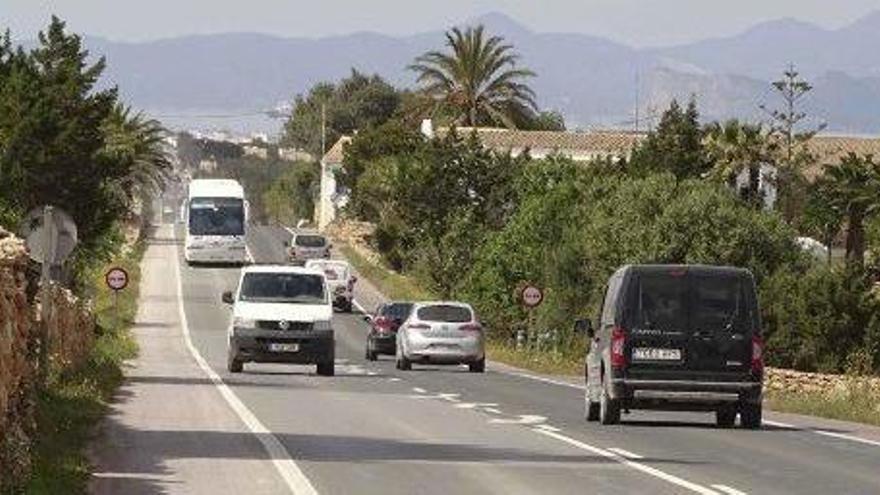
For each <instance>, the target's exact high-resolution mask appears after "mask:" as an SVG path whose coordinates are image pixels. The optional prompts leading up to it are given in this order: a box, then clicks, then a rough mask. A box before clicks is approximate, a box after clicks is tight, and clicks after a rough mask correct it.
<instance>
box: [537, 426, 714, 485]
mask: <svg viewBox="0 0 880 495" xmlns="http://www.w3.org/2000/svg"><path fill="white" fill-rule="evenodd" d="M532 431H534V432H536V433H540V434H541V435H545V436H548V437H550V438H555V439H556V440H559V441H561V442H565V443H567V444H569V445H571V446H573V447H577V448H579V449H581V450H586V451H588V452H592V453H594V454H596V455H599V456H602V457H605V458H606V459H610V460H612V461H615V462H619V463H620V464H623V465H625V466H627V467H630V468H633V469H635V470H637V471H641V472H643V473H645V474H648V475H650V476H653V477H655V478H659V479H661V480H663V481H666V482H669V483H672V484H673V485H677V486H680V487H682V488H686V489H688V490H690V491H692V492H694V493H699V494H701V495H719V493H718V492H716V491H715V490H712V489H710V488H708V487H705V486H703V485H699V484H697V483H693V482H690V481H688V480H685V479H682V478H679V477H678V476H675V475H673V474H669V473H666V472H664V471H661V470H659V469H657V468H654V467H651V466H648V465H647V464H642V463H641V462H636V461H633V460H630V459H627V458H625V457H623V456H621V455H620V454H615V453H614V452H610V451H608V450H605V449H600V448H599V447H594V446H592V445H589V444H586V443H584V442H581V441H579V440H575V439H574V438H569V437H567V436H565V435H562V434H559V433H556V432H553V431H547V430H544V429H541V428H532Z"/></svg>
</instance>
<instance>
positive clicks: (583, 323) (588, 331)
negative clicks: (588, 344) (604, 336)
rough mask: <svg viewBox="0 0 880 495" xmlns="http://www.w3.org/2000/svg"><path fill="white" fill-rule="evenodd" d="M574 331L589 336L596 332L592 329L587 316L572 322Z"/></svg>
mask: <svg viewBox="0 0 880 495" xmlns="http://www.w3.org/2000/svg"><path fill="white" fill-rule="evenodd" d="M574 331H575V332H577V333H582V334H584V335H586V336H587V337H589V338H593V335H595V333H596V332H595V330H594V329H593V322H592V321H590V320H589V319H587V318H584V319H580V320H576V321H575V322H574Z"/></svg>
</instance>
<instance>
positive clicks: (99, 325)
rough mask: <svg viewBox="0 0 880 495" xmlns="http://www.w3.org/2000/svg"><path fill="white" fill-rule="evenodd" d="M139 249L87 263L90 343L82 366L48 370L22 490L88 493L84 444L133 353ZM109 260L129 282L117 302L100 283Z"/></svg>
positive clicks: (140, 255)
mask: <svg viewBox="0 0 880 495" xmlns="http://www.w3.org/2000/svg"><path fill="white" fill-rule="evenodd" d="M143 252H144V244H143V243H138V244H137V245H136V246H135V248H134V249H133V250H131V252H130V253H128V254H127V255H124V256H121V257H118V258H115V259H113V260H112V261H111V262H110V263H108V264H106V265H95V266H93V267H91V268H89V269H88V272H87V279H88V281H89V282H88V283H89V289H90V291H92V292H93V293H94V300H93V301H94V307H95V317H96V338H95V343H94V348H93V349H92V351H91V354H90V356H89V359H88V361H87V362H86V364H85V365H84V366H82V367H81V368H80V369H74V370H62V369H54V370H52V374H51V375H50V378H49V380H50V381H49V384H48V386H47V387H46V389H45V390H44V391H42V392H40V393H39V394H38V396H37V411H38V412H37V428H36V431H37V435H36V439H35V443H34V447H35V448H34V465H33V475H32V477H31V480H30V482H29V484H28V486H27V489H26V493H31V494H47V495H48V494H57V493H69V494H76V493H86V487H87V483H88V479H89V472H90V465H89V459H88V456H87V448H88V444H89V442H90V440H91V439H92V438H93V437H94V436H95V433H96V432H95V425H96V424H98V423H99V422H100V420H101V418H102V417H103V416H104V414H105V413H106V412H107V408H108V404H109V402H110V400H111V399H112V397H113V394H114V392H115V391H116V389H117V388H118V387H119V385H120V384H121V383H122V380H123V367H124V362H125V361H126V360H128V359H132V358H134V357H135V355H136V354H137V344H136V343H135V341H134V339H133V338H132V336H131V334H130V333H129V329H130V328H131V325H132V324H133V323H134V318H135V314H136V312H137V299H138V294H139V292H138V288H139V285H140V260H141V257H142V255H143ZM110 266H121V267H123V268H125V270H126V271H127V272H128V274H129V277H130V280H129V286H128V288H126V289H125V290H124V291H122V292H121V293H120V294H119V299H118V301H117V303H118V308H117V307H116V306H115V303H114V296H113V294H112V292H111V291H110V290H109V289H108V288H107V287H106V284H105V283H104V273H105V271H106V269H108V268H109V267H110Z"/></svg>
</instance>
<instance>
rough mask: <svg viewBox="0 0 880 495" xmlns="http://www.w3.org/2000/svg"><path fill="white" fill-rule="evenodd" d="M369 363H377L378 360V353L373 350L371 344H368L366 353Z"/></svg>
mask: <svg viewBox="0 0 880 495" xmlns="http://www.w3.org/2000/svg"><path fill="white" fill-rule="evenodd" d="M366 358H367V361H375V360H376V352H375V351H374V350H373V349H372V346H370V344H369V343H367V352H366Z"/></svg>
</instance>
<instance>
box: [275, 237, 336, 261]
mask: <svg viewBox="0 0 880 495" xmlns="http://www.w3.org/2000/svg"><path fill="white" fill-rule="evenodd" d="M284 245H285V246H286V247H287V254H288V257H289V258H290V261H291V262H292V263H293V264H295V265H304V264H305V263H306V261H308V260H313V259H326V258H329V257H330V249H331V248H332V247H333V246H332V245H331V244H330V241H328V240H327V238H326V237H324V236H323V235H321V234H316V233H310V232H298V233H296V234H294V235H293V238H292V239H291V240H290V242H285V243H284Z"/></svg>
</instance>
